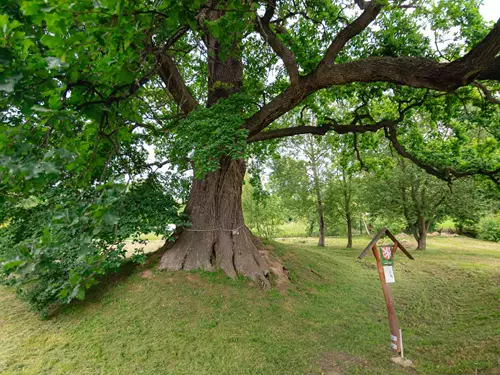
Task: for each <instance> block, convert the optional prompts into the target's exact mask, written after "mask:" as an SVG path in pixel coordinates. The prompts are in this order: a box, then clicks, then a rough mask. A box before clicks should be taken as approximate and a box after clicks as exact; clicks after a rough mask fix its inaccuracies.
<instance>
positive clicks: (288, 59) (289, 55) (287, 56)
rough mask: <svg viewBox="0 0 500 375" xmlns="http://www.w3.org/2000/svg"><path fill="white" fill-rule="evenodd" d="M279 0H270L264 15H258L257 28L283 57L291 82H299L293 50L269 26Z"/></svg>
mask: <svg viewBox="0 0 500 375" xmlns="http://www.w3.org/2000/svg"><path fill="white" fill-rule="evenodd" d="M276 1H277V0H268V2H267V8H266V13H265V14H264V16H263V17H259V16H257V17H256V21H255V29H256V30H257V31H258V33H259V34H260V35H261V36H262V38H263V39H264V40H265V41H266V42H267V43H268V44H269V45H270V46H271V48H272V49H273V51H274V52H275V53H276V54H277V55H278V56H279V57H280V58H281V60H282V61H283V64H284V65H285V68H286V70H287V72H288V75H289V76H290V83H291V84H292V85H294V84H297V83H298V81H299V68H298V66H297V63H296V61H295V56H294V54H293V52H292V51H291V50H290V49H289V48H288V47H287V46H286V45H285V44H284V43H283V42H282V41H281V40H280V39H279V38H278V36H277V35H276V34H275V33H274V31H273V30H272V29H271V27H270V26H269V22H270V20H271V18H272V17H273V15H274V12H275V9H276Z"/></svg>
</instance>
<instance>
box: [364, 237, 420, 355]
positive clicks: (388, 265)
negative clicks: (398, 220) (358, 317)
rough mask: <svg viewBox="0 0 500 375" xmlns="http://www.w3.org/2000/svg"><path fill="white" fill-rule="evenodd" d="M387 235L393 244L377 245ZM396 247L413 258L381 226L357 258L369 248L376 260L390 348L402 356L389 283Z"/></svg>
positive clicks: (399, 334) (400, 339)
mask: <svg viewBox="0 0 500 375" xmlns="http://www.w3.org/2000/svg"><path fill="white" fill-rule="evenodd" d="M384 236H388V237H389V238H390V239H391V240H392V241H393V242H394V244H393V245H392V244H391V245H382V246H380V247H379V246H377V241H378V240H380V239H381V238H382V237H384ZM397 249H401V251H402V252H403V253H404V254H405V255H406V256H407V257H408V258H410V259H412V260H414V259H413V257H412V256H411V255H410V253H409V252H408V251H407V250H406V249H405V248H404V246H403V245H402V244H401V242H399V241H398V240H397V238H396V237H394V235H393V234H392V233H391V232H389V230H388V229H387V228H382V229H381V230H380V231H379V232H378V233H377V234H376V235H375V237H373V239H372V240H371V241H370V243H369V244H368V245H367V246H366V247H365V249H364V250H363V252H362V253H361V254H360V255H359V257H358V258H359V259H362V258H364V257H365V256H366V255H367V254H368V252H369V251H370V250H372V253H373V255H374V256H375V259H376V261H377V270H378V275H379V277H380V283H381V284H382V290H383V291H384V298H385V303H386V305H387V316H388V318H389V327H390V330H391V349H392V351H393V352H395V353H398V354H400V355H401V357H403V337H402V334H401V329H400V328H399V325H398V319H397V317H396V309H395V308H394V303H393V302H392V297H391V287H390V285H389V284H390V283H393V282H395V277H394V268H393V266H394V255H395V254H396V251H397Z"/></svg>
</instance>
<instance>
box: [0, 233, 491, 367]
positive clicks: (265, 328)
mask: <svg viewBox="0 0 500 375" xmlns="http://www.w3.org/2000/svg"><path fill="white" fill-rule="evenodd" d="M367 241H368V238H356V240H355V243H354V245H355V249H353V250H347V249H344V248H343V246H344V245H345V239H342V238H340V239H338V238H336V239H333V238H328V239H327V245H328V246H327V247H326V248H323V249H321V248H318V247H316V246H315V244H316V239H315V238H300V239H284V240H282V241H281V242H280V243H277V242H272V243H271V245H272V246H273V247H274V252H275V253H276V254H278V255H279V256H280V257H281V258H282V260H283V262H284V263H285V265H286V266H287V267H288V269H289V270H290V276H291V279H292V283H291V285H290V286H289V288H288V290H287V291H285V292H283V293H280V292H278V291H277V290H270V291H263V290H260V289H258V288H256V287H254V286H252V285H250V284H249V283H248V282H247V281H246V280H243V279H238V280H230V279H228V278H226V277H225V276H224V275H222V274H220V273H218V274H212V273H207V272H193V273H188V272H175V273H167V272H159V271H156V270H155V269H154V268H152V274H151V275H149V276H150V277H149V278H144V277H141V270H137V271H135V272H133V273H132V274H131V275H130V276H128V277H125V276H124V277H123V278H122V279H121V280H118V281H117V282H115V283H110V284H109V285H107V286H102V287H101V289H100V290H98V291H97V292H96V293H94V296H93V297H91V298H90V299H89V300H87V301H85V302H83V303H78V304H73V305H71V306H69V307H67V308H65V309H63V310H62V311H60V312H59V314H57V315H56V316H55V317H53V318H52V319H50V320H47V321H42V320H40V319H39V318H38V316H37V315H35V314H34V313H31V312H29V311H28V310H27V308H26V306H25V305H24V304H23V303H22V302H20V301H18V300H17V299H16V298H15V297H14V295H13V294H12V292H11V291H9V290H7V289H5V288H2V289H0V373H1V374H5V375H7V374H51V375H52V374H263V375H266V374H273V375H275V374H283V375H285V374H286V375H291V374H307V375H315V374H414V373H420V374H476V373H478V374H488V373H490V374H494V373H498V371H499V368H500V363H499V360H500V309H499V308H500V303H499V301H500V271H499V270H500V245H499V244H493V243H487V242H482V241H477V240H471V239H466V238H462V237H459V238H441V237H435V238H431V239H429V250H427V251H425V252H414V253H413V254H414V256H415V258H416V261H410V260H407V259H405V258H403V257H402V255H401V254H398V256H397V259H396V281H397V282H396V283H395V284H393V289H392V290H393V298H394V301H395V305H396V310H397V312H398V318H399V320H400V325H401V327H402V329H403V333H404V344H405V352H406V356H407V357H408V358H410V359H412V360H414V363H415V368H413V369H412V368H410V369H404V368H402V367H398V366H397V365H395V364H392V363H391V361H390V357H391V353H390V351H389V332H388V324H387V317H386V311H385V304H384V300H383V296H382V292H381V289H380V284H379V280H378V276H377V272H376V269H375V264H374V261H373V259H372V258H371V257H368V258H366V260H363V261H359V260H356V256H357V255H358V254H359V252H360V251H361V249H362V247H363V246H364V245H365V244H366V243H367ZM143 276H144V275H143Z"/></svg>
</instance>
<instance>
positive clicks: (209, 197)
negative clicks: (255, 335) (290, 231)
mask: <svg viewBox="0 0 500 375" xmlns="http://www.w3.org/2000/svg"><path fill="white" fill-rule="evenodd" d="M244 175H245V163H244V161H242V160H231V159H230V158H223V159H222V160H221V166H220V168H219V169H218V170H217V171H215V172H211V173H209V174H208V175H207V176H206V177H205V178H204V179H203V180H196V179H195V180H194V181H193V186H192V188H191V194H190V197H189V201H188V204H187V206H186V213H187V214H188V215H189V216H190V220H191V224H192V225H191V226H190V227H188V228H186V229H184V230H183V231H182V232H181V233H180V235H179V237H178V238H177V240H176V242H175V243H174V244H173V245H172V246H171V247H170V248H169V249H168V250H167V251H166V252H165V254H164V255H163V256H162V258H161V261H160V266H159V267H160V269H165V270H171V271H175V270H194V269H204V270H207V271H215V270H217V269H219V268H220V269H222V270H223V271H224V272H225V273H226V274H227V275H229V276H230V277H233V278H234V277H236V275H237V274H241V275H244V276H247V277H249V278H250V279H252V280H254V281H257V282H259V283H261V284H262V285H263V286H264V287H269V286H270V283H269V281H268V279H267V275H268V272H269V269H268V264H267V262H266V260H265V258H264V257H263V256H262V255H261V253H260V251H259V248H260V246H261V245H260V242H259V241H258V240H257V239H256V237H254V236H253V235H252V233H251V232H250V230H249V229H248V228H247V227H246V226H245V223H244V221H243V211H242V206H241V193H242V184H243V177H244Z"/></svg>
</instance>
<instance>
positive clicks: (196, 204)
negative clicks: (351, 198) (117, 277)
mask: <svg viewBox="0 0 500 375" xmlns="http://www.w3.org/2000/svg"><path fill="white" fill-rule="evenodd" d="M479 4H480V2H479V1H476V0H468V1H462V2H460V4H456V2H455V1H451V0H449V1H448V0H440V1H437V0H436V1H423V0H416V1H398V0H394V1H388V0H383V1H382V0H372V1H364V0H355V1H352V2H348V1H327V0H312V1H289V0H282V1H278V0H262V1H252V0H239V1H237V0H224V1H222V0H206V1H204V0H194V1H131V0H93V1H90V0H88V1H87V0H84V1H82V0H78V1H76V0H75V1H67V0H49V1H46V0H26V1H14V0H12V1H7V3H5V2H4V3H3V5H0V13H2V15H1V16H0V30H1V33H2V34H1V37H0V64H1V68H0V74H1V76H0V92H1V97H0V103H1V106H2V123H1V126H2V135H1V137H0V142H1V150H2V155H3V158H4V159H3V163H2V167H1V179H2V180H1V184H2V185H1V188H0V190H1V193H2V194H3V196H4V197H6V198H7V199H12V198H13V197H15V199H18V198H19V197H20V196H29V195H36V194H37V191H41V190H43V189H45V190H47V189H51V188H55V189H56V188H60V187H61V186H70V187H73V188H75V189H77V190H78V189H82V188H83V187H84V186H92V187H98V186H100V185H103V184H104V183H105V182H106V181H111V180H113V179H114V178H116V177H117V176H123V175H124V176H128V177H130V176H144V175H147V174H154V173H159V172H161V170H160V171H158V168H160V167H165V168H167V169H166V170H167V171H168V173H173V172H176V173H177V175H182V173H183V172H184V171H186V170H188V169H190V168H192V170H193V175H194V178H193V180H192V186H191V190H190V194H189V198H188V200H187V205H186V209H185V212H186V214H187V215H189V221H190V225H189V226H188V227H184V229H179V230H178V231H177V233H176V240H175V242H174V243H173V245H169V246H166V250H167V251H166V252H165V254H164V255H163V257H162V259H161V263H160V268H162V269H168V270H180V269H186V270H189V269H197V268H202V269H206V270H215V269H217V268H221V269H222V270H224V272H225V273H226V274H228V275H230V276H232V277H234V276H236V274H238V273H239V274H243V275H245V276H248V277H250V278H252V279H254V280H257V281H260V282H261V283H263V284H264V285H269V281H268V278H267V274H268V265H267V264H266V260H265V258H264V257H263V256H262V255H261V253H260V252H259V245H258V241H256V240H255V238H254V237H253V235H252V234H251V233H250V231H249V230H248V229H247V228H246V227H245V224H244V220H243V214H242V209H241V191H242V188H241V187H242V183H243V178H244V175H245V170H246V164H245V159H246V157H247V156H248V155H249V154H254V155H256V154H259V155H262V152H264V151H265V150H264V149H265V147H264V146H263V145H262V146H260V145H258V142H262V141H266V140H271V139H279V138H283V137H288V136H293V135H297V134H316V135H325V134H326V133H328V132H332V133H335V132H336V133H339V134H345V133H357V134H367V133H370V132H377V131H379V130H380V131H381V132H383V134H384V136H385V137H386V138H387V139H389V140H390V142H391V143H392V145H393V146H394V149H395V150H396V151H397V152H398V153H399V154H400V155H402V156H403V157H405V158H407V159H410V160H411V161H413V162H414V163H415V164H417V165H418V166H419V167H421V168H424V169H425V170H426V171H427V172H428V173H431V174H433V175H435V176H437V177H439V178H442V179H445V180H451V179H454V178H457V177H461V176H466V175H471V174H478V173H479V174H483V175H485V176H487V177H489V178H491V179H492V180H493V181H496V182H498V173H499V172H500V163H499V161H498V149H497V148H496V146H495V145H496V143H494V142H495V139H497V138H498V130H496V133H494V131H495V130H494V129H493V125H492V124H488V125H487V124H484V123H483V124H478V123H475V122H473V121H468V120H467V116H468V114H469V113H470V112H471V110H470V107H471V106H475V108H480V110H483V109H484V108H486V107H487V106H489V102H498V100H497V99H496V97H495V94H494V93H493V92H492V90H493V89H495V88H496V82H497V81H498V80H499V79H500V57H497V55H498V53H499V51H500V22H498V23H496V24H494V25H488V24H486V23H484V22H483V21H482V19H481V17H480V16H479V13H478V7H479ZM429 29H430V30H432V31H433V32H434V34H435V35H437V37H436V41H437V43H436V45H437V48H436V47H434V40H431V39H433V38H429V37H427V36H426V35H428V31H427V30H429ZM449 30H451V32H455V31H456V35H453V36H454V37H455V39H456V40H457V42H456V43H448V44H446V45H443V43H439V41H440V38H445V37H447V36H449V35H447V34H446V33H447V32H448V34H449V32H450V31H449ZM480 95H482V96H484V101H482V100H481V96H480ZM310 98H314V100H312V102H313V105H312V107H314V114H315V117H316V120H315V124H309V125H307V124H305V125H302V124H300V125H298V126H289V125H287V124H289V121H282V118H284V117H285V118H286V116H289V115H290V114H294V113H295V115H296V113H297V112H298V111H300V110H301V109H302V108H303V107H304V105H305V103H306V102H308V101H309V100H311V99H310ZM384 98H385V99H384ZM379 99H384V100H385V103H386V105H385V106H384V108H382V107H381V106H380V105H378V102H379ZM486 100H487V101H488V103H487V102H486ZM318 102H321V105H320V106H318V105H314V104H316V103H318ZM478 102H481V103H483V102H484V103H486V104H477V103H478ZM450 103H451V104H454V107H453V108H454V109H455V111H454V112H453V111H444V113H447V114H448V117H446V118H444V117H442V118H440V119H435V118H434V119H432V120H433V124H436V128H435V129H433V137H434V138H433V140H434V142H438V143H439V142H441V143H439V144H442V145H443V147H442V148H440V149H438V150H437V153H438V154H439V157H436V158H432V157H430V155H432V153H433V152H434V150H432V152H431V151H429V150H428V149H426V148H425V146H426V145H425V142H420V143H419V142H415V140H417V141H418V140H419V139H420V138H419V135H422V134H423V132H425V131H426V130H423V129H421V128H418V127H416V126H413V125H412V121H411V118H412V117H414V118H415V117H419V118H422V117H425V116H427V115H428V116H431V117H432V114H434V113H436V112H438V116H440V115H442V113H443V111H442V108H449V106H450ZM457 103H465V104H463V109H460V108H461V107H460V108H459V106H458V105H457ZM470 103H472V104H470ZM474 103H476V104H474ZM460 105H461V104H460ZM492 105H493V104H492ZM339 107H342V108H343V109H342V110H339V109H338V108H339ZM457 108H458V109H457ZM487 108H491V107H487ZM488 110H489V111H490V115H491V114H492V113H496V112H495V110H494V109H488ZM475 113H476V112H475ZM429 114H430V115H429ZM491 116H492V115H491ZM457 119H458V120H457ZM464 124H465V125H464ZM459 125H460V126H469V127H470V128H476V127H479V126H481V127H482V128H488V127H489V129H486V132H489V133H488V134H486V135H485V134H483V136H481V137H477V139H476V138H474V141H473V142H472V141H470V139H471V138H464V137H463V134H462V133H460V132H458V131H456V129H457V128H459ZM436 129H437V130H436ZM426 137H427V135H426ZM469 141H470V142H469ZM485 143H487V144H489V145H490V147H492V146H491V145H492V143H494V146H493V148H494V152H493V153H490V154H489V155H488V157H487V158H483V157H482V155H481V152H480V150H481V148H482V147H483V144H485ZM148 145H150V146H152V147H153V148H154V150H155V155H156V160H148V153H147V152H145V150H146V149H147V147H148ZM450 145H451V146H450ZM462 146H464V147H465V146H467V147H466V149H467V152H466V153H462V152H461V151H460V147H462ZM355 147H357V145H355ZM450 150H451V151H452V152H450ZM443 155H444V156H443ZM163 170H164V171H165V169H163ZM28 177H29V178H28ZM92 202H94V201H92ZM116 225H119V223H117V224H116ZM169 244H170V243H169Z"/></svg>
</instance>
